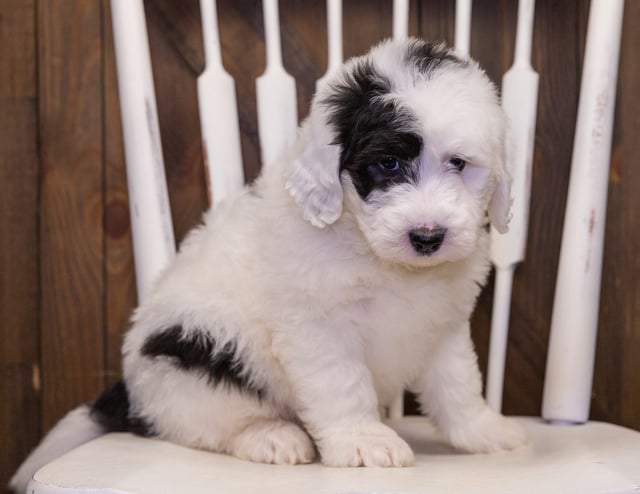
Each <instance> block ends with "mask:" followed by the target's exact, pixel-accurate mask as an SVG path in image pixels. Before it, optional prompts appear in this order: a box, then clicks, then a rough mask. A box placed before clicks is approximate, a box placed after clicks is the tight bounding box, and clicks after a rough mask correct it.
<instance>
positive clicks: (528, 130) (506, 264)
mask: <svg viewBox="0 0 640 494" xmlns="http://www.w3.org/2000/svg"><path fill="white" fill-rule="evenodd" d="M534 12H535V1H534V0H520V3H519V4H518V26H517V34H516V48H515V58H514V61H513V65H512V66H511V68H510V69H509V70H508V71H507V73H506V74H505V75H504V78H503V79H502V106H503V108H504V111H505V113H506V115H507V118H508V119H509V139H508V142H509V146H508V147H507V150H506V161H507V167H508V169H509V172H510V173H511V176H512V178H513V183H512V186H511V196H512V197H513V198H514V202H513V205H512V207H511V221H510V222H509V231H508V232H507V233H505V234H500V233H498V232H497V231H496V230H494V229H492V231H491V261H492V262H493V264H494V266H495V268H496V285H495V287H496V288H495V291H494V295H493V313H492V319H491V342H490V350H489V367H488V372H487V401H488V402H489V405H491V407H492V408H493V409H494V410H496V411H500V409H501V407H502V387H503V382H504V366H505V357H506V351H507V334H508V329H509V312H510V305H511V286H512V283H513V273H514V271H515V268H516V265H517V264H518V263H520V262H522V261H523V260H524V256H525V249H526V246H527V230H528V225H529V197H530V195H531V168H532V163H533V145H534V136H535V128H536V108H537V106H538V74H537V73H536V72H535V71H534V70H533V68H532V67H531V43H532V39H533V19H534Z"/></svg>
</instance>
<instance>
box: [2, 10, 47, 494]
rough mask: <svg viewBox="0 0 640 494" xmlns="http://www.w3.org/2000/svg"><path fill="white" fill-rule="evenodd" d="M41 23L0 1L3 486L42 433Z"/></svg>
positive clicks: (33, 15)
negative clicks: (38, 64)
mask: <svg viewBox="0 0 640 494" xmlns="http://www.w3.org/2000/svg"><path fill="white" fill-rule="evenodd" d="M35 21H36V6H35V2H34V1H21V0H20V1H18V0H0V108H1V109H2V110H1V111H0V188H1V191H0V396H1V397H2V402H3V405H2V406H1V407H0V490H2V489H3V488H4V486H5V485H6V484H7V482H8V480H9V477H10V476H11V475H12V474H13V472H14V470H15V468H16V467H17V465H18V464H19V462H20V461H21V460H22V459H23V458H24V456H25V455H26V454H27V453H28V452H29V450H30V449H31V448H32V447H33V446H34V445H35V443H36V442H37V440H38V439H39V437H40V435H41V428H40V379H39V378H40V351H39V349H40V334H39V332H38V327H39V302H40V301H39V295H40V288H39V287H40V284H39V270H38V255H39V253H40V250H39V245H38V147H37V124H38V121H37V115H38V113H37V104H38V103H37V102H38V99H37V97H38V94H37V87H38V86H37V79H36V69H37V67H36V60H37V59H36V43H35V39H36V38H35Z"/></svg>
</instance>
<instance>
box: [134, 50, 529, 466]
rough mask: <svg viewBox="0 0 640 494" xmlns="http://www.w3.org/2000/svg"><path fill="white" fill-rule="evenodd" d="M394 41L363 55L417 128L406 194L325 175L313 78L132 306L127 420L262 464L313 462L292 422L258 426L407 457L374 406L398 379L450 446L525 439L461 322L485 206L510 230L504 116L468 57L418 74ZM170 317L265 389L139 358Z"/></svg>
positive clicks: (368, 460)
mask: <svg viewBox="0 0 640 494" xmlns="http://www.w3.org/2000/svg"><path fill="white" fill-rule="evenodd" d="M404 50H405V45H403V44H398V43H393V42H389V43H384V44H382V45H380V46H378V47H377V48H375V49H374V50H373V51H372V53H371V54H370V55H369V56H370V57H371V59H372V60H373V61H374V64H375V66H376V68H377V69H378V70H379V71H380V72H381V73H382V74H383V75H385V76H386V77H387V78H389V79H390V80H391V82H392V84H393V94H392V95H389V96H388V97H392V98H397V100H398V101H400V102H402V103H403V104H405V105H407V106H408V107H409V108H410V109H411V110H412V111H413V112H414V114H415V115H417V116H418V117H419V121H420V122H421V127H420V128H419V129H417V130H418V131H419V132H420V134H421V135H422V136H423V138H424V142H425V143H427V144H426V145H425V148H424V151H423V154H422V155H421V156H420V167H421V168H420V171H421V178H420V181H419V184H418V185H417V186H415V185H402V186H395V187H392V188H390V189H389V190H387V191H386V192H374V193H373V194H372V196H371V197H370V198H369V200H367V201H366V202H365V201H363V200H362V199H361V198H360V197H359V196H358V195H357V193H356V191H355V189H354V187H353V184H352V183H351V181H350V179H349V177H348V175H346V174H344V173H343V174H342V176H339V175H338V159H339V152H340V150H339V148H338V147H337V146H336V145H335V144H332V133H331V130H330V128H329V126H328V125H327V123H326V118H327V117H326V113H325V112H326V109H325V108H324V107H323V106H322V105H321V104H319V100H320V99H322V98H323V96H325V95H326V94H327V91H330V90H331V89H330V86H325V87H324V88H323V89H322V90H321V92H320V94H319V96H318V97H316V100H315V101H314V104H313V107H312V112H311V115H310V117H309V119H308V120H307V121H306V122H305V124H304V125H303V127H302V129H301V131H300V135H299V139H298V143H297V145H296V147H295V149H294V150H293V151H292V152H291V155H290V156H288V157H287V158H286V159H284V160H283V161H282V162H281V163H280V164H279V165H277V166H275V167H273V168H271V169H268V170H267V171H266V172H265V174H264V175H263V176H261V177H260V178H259V179H258V181H257V183H256V184H254V186H253V187H252V189H251V190H246V191H245V192H243V193H242V194H241V195H239V196H238V197H236V198H235V199H233V200H230V201H228V203H226V204H225V205H224V207H222V208H221V209H219V210H217V211H213V212H209V213H207V215H206V216H205V221H204V226H202V227H201V228H199V229H197V230H196V231H194V232H192V233H191V234H190V236H189V237H188V238H187V240H186V241H185V242H184V244H183V246H182V248H181V252H180V254H179V256H178V258H177V259H176V262H175V263H174V264H173V265H172V266H171V267H170V268H169V269H168V270H167V271H166V272H165V273H164V275H163V277H162V279H161V280H160V281H159V283H158V284H157V286H156V288H155V290H154V292H153V294H152V295H151V297H150V299H149V301H148V302H147V303H146V304H144V305H143V306H142V307H140V309H139V310H138V311H137V312H136V315H135V319H134V326H133V328H132V330H131V331H130V333H129V334H128V335H127V338H126V343H125V347H124V349H125V359H124V371H125V377H126V381H127V385H128V386H129V388H130V391H131V393H132V401H133V402H134V405H135V410H136V412H137V413H139V414H140V415H142V416H143V417H145V418H147V419H148V420H150V421H151V422H152V423H153V424H155V425H158V424H160V427H159V429H160V434H161V436H163V437H165V438H167V439H170V440H172V441H176V442H179V443H183V444H187V445H191V446H197V447H205V448H209V449H213V450H219V451H226V452H229V453H231V454H235V455H237V456H240V457H243V458H250V459H254V460H256V459H257V460H258V461H268V462H280V461H283V462H286V463H288V462H304V461H308V460H309V459H310V456H309V451H310V450H309V448H310V441H309V442H305V441H304V440H301V437H300V435H299V434H298V433H297V432H298V431H301V430H302V429H299V428H298V426H297V425H295V426H294V427H295V429H294V430H295V431H296V434H294V435H295V436H296V438H295V439H293V438H292V439H291V441H289V442H287V441H284V442H278V443H277V444H274V443H273V441H269V440H268V438H269V437H270V435H269V434H265V433H264V431H265V429H273V428H276V429H278V428H280V427H282V421H283V420H285V421H290V422H289V423H290V425H291V426H293V424H294V423H296V424H301V425H302V427H303V428H304V430H305V431H306V432H305V434H309V437H310V438H312V439H313V442H314V443H315V445H316V446H317V447H318V449H319V452H320V456H321V458H322V461H323V462H324V463H326V464H328V465H338V466H356V465H376V466H402V465H407V464H410V463H411V461H412V458H413V456H412V453H411V451H410V449H409V448H408V446H407V445H406V444H405V443H404V441H402V440H401V439H400V438H399V437H398V436H397V435H396V434H395V433H394V432H393V431H391V430H390V429H389V428H387V427H386V426H384V425H383V424H382V423H381V422H380V417H379V413H378V409H379V406H384V405H388V404H389V403H390V402H391V400H392V399H393V398H394V397H395V396H396V395H397V394H398V393H399V392H400V391H401V390H402V389H405V388H410V389H413V390H415V391H416V392H417V393H418V396H419V399H420V401H421V403H422V406H423V408H424V409H425V411H427V412H428V413H429V414H430V415H431V416H432V417H433V419H434V420H435V422H436V423H437V424H438V425H439V426H440V428H441V429H442V430H443V432H444V434H445V435H446V436H447V437H449V438H450V439H451V441H452V442H453V444H455V445H456V446H459V447H461V448H464V449H467V450H469V451H496V450H501V449H509V448H512V447H515V446H517V445H519V444H521V443H522V442H523V441H524V435H523V434H522V432H521V431H520V430H519V429H518V428H517V426H516V425H513V424H512V423H511V422H509V421H507V420H506V419H504V418H503V417H502V416H500V415H498V414H495V413H494V412H491V411H490V410H489V408H488V407H487V405H486V404H485V402H484V400H483V399H482V396H481V389H480V388H481V386H480V374H479V371H478V368H477V363H476V356H475V354H474V352H473V349H472V344H471V340H470V335H469V329H468V320H469V317H470V314H471V311H472V310H473V307H474V304H475V301H476V297H477V295H478V292H479V290H480V288H479V286H480V285H481V284H483V283H484V282H485V279H486V276H487V272H488V270H489V262H488V259H487V252H488V235H487V234H486V232H485V231H484V229H483V224H484V223H485V222H486V219H485V211H487V209H489V208H490V204H491V203H492V201H494V204H493V209H492V210H491V211H490V214H491V216H492V221H493V222H494V223H498V225H499V227H500V228H501V229H504V227H505V225H506V222H507V211H508V206H509V203H508V193H507V194H506V195H504V191H505V190H507V191H508V177H507V174H506V171H505V170H504V162H503V146H504V143H503V135H504V117H503V114H502V111H501V110H500V106H499V103H498V99H497V97H496V94H495V90H494V88H493V86H492V85H491V83H490V82H489V80H488V79H487V77H486V76H485V75H484V73H483V72H482V71H481V70H480V69H479V68H478V67H477V65H476V64H475V63H473V62H471V63H470V64H469V66H468V67H466V68H459V67H458V68H455V69H451V70H442V71H440V72H437V73H436V74H435V75H434V76H433V77H431V78H425V77H422V78H421V77H420V75H419V74H415V73H413V74H407V69H406V66H404V68H403V66H402V65H401V64H400V62H399V61H401V60H402V59H403V54H404ZM354 63H355V62H350V63H348V64H347V67H346V69H345V70H346V71H349V70H350V69H351V67H353V65H354ZM338 77H340V76H338ZM452 155H461V156H464V157H465V158H466V159H467V160H468V165H467V167H466V168H465V170H464V171H463V172H462V174H456V173H451V170H450V169H448V168H447V161H448V159H449V158H450V157H451V156H452ZM338 178H340V179H339V180H338ZM496 189H500V192H501V193H503V196H501V197H498V198H496V197H495V194H494V191H496ZM287 191H288V193H287ZM310 223H311V224H310ZM436 224H437V225H444V226H446V227H447V229H448V232H447V237H446V239H445V242H444V244H443V246H442V247H441V248H440V249H439V250H438V251H437V252H436V253H434V254H433V255H430V256H418V255H417V254H416V253H415V252H414V250H413V249H412V247H411V245H410V243H409V242H408V240H407V234H408V231H409V230H410V229H412V228H417V227H421V226H423V227H431V226H433V225H436ZM178 323H180V324H183V325H184V327H185V328H188V327H191V328H200V329H202V328H204V329H206V330H207V331H211V332H212V333H213V335H214V337H215V339H216V341H218V343H219V344H220V345H223V344H224V343H225V342H227V341H236V342H237V344H238V349H239V351H240V353H241V355H242V360H243V362H244V364H245V365H246V367H247V368H248V369H251V379H252V380H253V383H254V384H255V385H256V386H259V387H266V388H268V389H269V390H270V393H269V398H268V399H266V400H263V401H258V400H256V399H253V398H251V397H248V396H247V395H243V394H242V393H240V392H236V391H229V390H224V389H216V388H214V387H212V386H211V385H210V383H208V382H207V380H206V379H205V378H204V377H198V376H197V375H194V374H192V373H188V372H185V371H181V370H176V369H175V368H174V367H173V366H172V365H171V364H170V363H167V362H162V361H160V362H159V361H157V360H151V359H149V358H146V357H141V356H140V353H139V349H140V347H141V345H143V344H144V342H145V341H146V339H147V337H148V336H150V335H151V334H153V332H156V331H158V330H159V329H160V328H167V327H171V326H172V325H174V324H178ZM254 429H256V430H255V431H254ZM247 431H251V433H250V434H251V435H252V439H253V441H247V437H246V436H247ZM238 437H241V440H239V439H238ZM251 448H253V450H251ZM265 450H269V451H274V450H275V453H269V454H267V453H265ZM280 457H282V458H284V459H280Z"/></svg>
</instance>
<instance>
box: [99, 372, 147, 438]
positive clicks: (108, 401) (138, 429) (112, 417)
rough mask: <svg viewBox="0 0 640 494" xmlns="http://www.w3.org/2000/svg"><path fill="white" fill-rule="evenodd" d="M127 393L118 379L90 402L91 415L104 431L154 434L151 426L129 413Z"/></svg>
mask: <svg viewBox="0 0 640 494" xmlns="http://www.w3.org/2000/svg"><path fill="white" fill-rule="evenodd" d="M129 408H130V407H129V393H128V392H127V387H126V385H125V383H124V381H122V380H120V381H118V382H117V383H116V384H115V385H114V386H113V387H112V388H111V389H108V390H107V391H105V392H104V393H102V394H101V395H100V397H98V399H97V400H96V401H94V402H93V403H92V404H91V416H92V417H93V419H94V420H95V421H96V422H98V424H100V426H101V427H102V428H103V429H104V430H105V431H106V432H133V433H134V434H137V435H139V436H143V437H150V436H153V435H155V433H154V431H153V427H152V426H151V424H149V423H148V422H147V421H145V420H144V419H142V418H140V417H135V416H133V415H131V412H130V409H129Z"/></svg>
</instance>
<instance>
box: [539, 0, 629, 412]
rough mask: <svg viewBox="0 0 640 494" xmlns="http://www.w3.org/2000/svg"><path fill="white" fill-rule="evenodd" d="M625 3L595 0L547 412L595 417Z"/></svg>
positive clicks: (551, 344) (549, 360) (554, 325)
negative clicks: (597, 349) (593, 387)
mask: <svg viewBox="0 0 640 494" xmlns="http://www.w3.org/2000/svg"><path fill="white" fill-rule="evenodd" d="M623 8H624V0H592V2H591V10H590V13H589V26H588V31H587V43H586V49H585V58H584V69H583V72H582V86H581V90H580V102H579V105H578V122H577V126H576V133H575V138H574V145H573V159H572V161H571V178H570V182H569V193H568V197H567V209H566V213H565V220H564V230H563V236H562V247H561V250H560V261H559V266H558V278H557V281H556V292H555V299H554V304H553V315H552V320H551V337H550V342H549V354H548V357H547V372H546V378H545V388H544V397H543V407H542V415H543V416H544V418H546V419H548V420H553V421H569V422H578V423H579V422H584V421H585V420H587V418H588V416H589V405H590V401H591V385H592V378H593V363H594V354H595V343H596V334H597V326H598V308H599V300H600V279H601V273H602V254H603V244H604V232H605V219H606V206H607V189H608V185H609V180H608V177H609V163H610V155H611V135H612V129H613V111H614V104H615V91H616V81H617V74H618V58H619V54H620V36H621V31H622V14H623Z"/></svg>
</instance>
